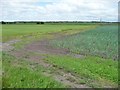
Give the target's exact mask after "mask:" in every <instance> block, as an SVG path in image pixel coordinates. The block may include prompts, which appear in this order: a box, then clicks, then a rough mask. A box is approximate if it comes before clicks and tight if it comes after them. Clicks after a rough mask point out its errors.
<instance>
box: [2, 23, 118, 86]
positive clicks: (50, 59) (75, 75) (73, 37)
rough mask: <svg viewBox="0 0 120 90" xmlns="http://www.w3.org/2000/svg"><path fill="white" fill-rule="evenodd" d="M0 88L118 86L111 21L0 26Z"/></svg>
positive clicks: (114, 31) (115, 29)
mask: <svg viewBox="0 0 120 90" xmlns="http://www.w3.org/2000/svg"><path fill="white" fill-rule="evenodd" d="M1 43H2V45H3V49H2V57H3V58H2V72H3V74H2V84H3V86H2V87H3V88H115V87H118V27H117V25H116V24H92V23H91V24H88V23H86V24H80V23H79V24H75V23H72V24H65V23H63V24H59V23H58V24H43V25H40V24H39V25H36V24H11V25H7V24H6V25H2V41H1Z"/></svg>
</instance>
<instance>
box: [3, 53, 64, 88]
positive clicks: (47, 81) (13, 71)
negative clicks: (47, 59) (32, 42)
mask: <svg viewBox="0 0 120 90" xmlns="http://www.w3.org/2000/svg"><path fill="white" fill-rule="evenodd" d="M2 64H3V76H2V87H3V88H62V87H64V86H63V85H62V84H61V83H58V82H57V81H55V80H54V79H52V78H51V77H46V76H44V75H43V74H42V68H40V67H39V71H35V70H31V69H29V67H28V65H29V63H28V62H25V60H16V58H14V57H13V56H11V55H9V54H6V53H3V63H2Z"/></svg>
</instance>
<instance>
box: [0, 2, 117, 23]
mask: <svg viewBox="0 0 120 90" xmlns="http://www.w3.org/2000/svg"><path fill="white" fill-rule="evenodd" d="M118 1H119V0H1V1H0V6H1V7H2V10H1V11H2V13H0V20H6V21H15V20H19V21H20V20H21V21H23V20H25V21H26V20H27V21H33V20H34V21H37V20H40V21H61V20H64V21H98V20H100V19H101V20H102V21H118Z"/></svg>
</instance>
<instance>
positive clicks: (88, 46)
mask: <svg viewBox="0 0 120 90" xmlns="http://www.w3.org/2000/svg"><path fill="white" fill-rule="evenodd" d="M51 44H52V45H53V46H55V47H61V48H67V49H68V50H70V51H71V52H74V53H79V54H84V55H88V54H89V55H94V56H100V57H103V58H112V59H115V60H116V59H117V57H118V28H117V25H105V26H99V27H97V28H96V29H93V30H88V31H85V32H80V33H78V34H75V35H71V36H67V37H65V38H61V39H59V40H58V39H57V40H53V41H52V42H51Z"/></svg>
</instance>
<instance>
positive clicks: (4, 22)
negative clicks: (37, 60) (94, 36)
mask: <svg viewBox="0 0 120 90" xmlns="http://www.w3.org/2000/svg"><path fill="white" fill-rule="evenodd" d="M30 23H32V24H45V23H53V24H54V23H118V22H102V21H91V22H83V21H47V22H43V21H14V22H6V21H1V22H0V24H30Z"/></svg>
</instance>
